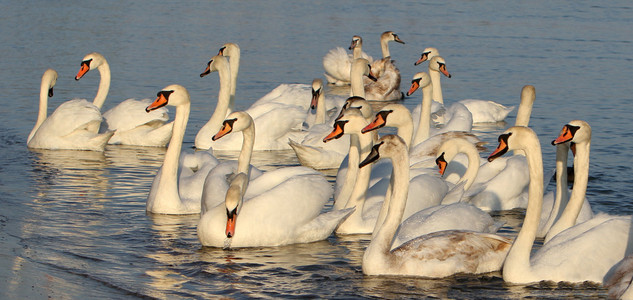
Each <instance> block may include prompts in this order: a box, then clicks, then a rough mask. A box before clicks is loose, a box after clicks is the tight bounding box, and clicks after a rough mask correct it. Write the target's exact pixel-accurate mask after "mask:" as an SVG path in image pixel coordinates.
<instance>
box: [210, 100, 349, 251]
mask: <svg viewBox="0 0 633 300" xmlns="http://www.w3.org/2000/svg"><path fill="white" fill-rule="evenodd" d="M239 131H241V132H242V134H243V135H245V137H244V141H245V142H244V143H243V145H242V149H241V152H240V158H239V160H240V163H241V160H247V162H248V163H250V159H251V155H252V152H253V144H254V139H255V126H254V122H253V119H252V118H251V117H250V116H249V115H248V114H247V113H245V112H240V111H237V112H233V113H231V114H230V115H228V116H227V118H226V120H225V121H224V123H223V126H222V128H221V129H220V131H219V132H218V133H217V134H216V135H215V136H214V137H213V139H216V140H217V139H219V138H222V137H223V136H225V135H227V134H230V133H232V132H239ZM204 193H205V196H204V197H208V196H216V197H217V196H218V195H207V191H206V189H205V192H204ZM331 195H332V187H331V185H330V184H329V183H328V181H327V180H326V179H325V177H323V175H322V174H321V173H319V172H317V171H315V170H312V169H310V168H307V167H287V168H280V169H276V170H273V171H270V172H266V173H264V174H262V175H260V176H259V177H257V178H255V179H254V180H252V181H251V182H249V181H248V176H247V175H246V174H245V173H238V174H237V175H236V176H235V177H234V179H233V181H232V182H231V184H230V187H229V190H228V192H227V194H226V197H225V202H224V203H221V204H219V205H217V206H216V207H214V208H211V209H209V210H208V211H207V212H205V213H204V214H203V215H202V216H201V218H200V222H199V223H198V239H199V240H200V243H201V244H202V245H203V246H211V247H225V248H226V247H231V248H235V247H262V246H280V245H287V244H293V243H308V242H314V241H320V240H324V239H326V238H327V237H328V236H330V234H332V232H333V231H334V229H335V228H336V226H338V224H339V223H340V222H341V221H342V220H343V219H344V218H345V217H347V216H348V215H349V214H350V213H351V211H352V210H334V211H330V212H326V213H321V211H322V210H323V206H324V205H325V203H326V202H327V201H328V200H329V198H330V196H331Z"/></svg>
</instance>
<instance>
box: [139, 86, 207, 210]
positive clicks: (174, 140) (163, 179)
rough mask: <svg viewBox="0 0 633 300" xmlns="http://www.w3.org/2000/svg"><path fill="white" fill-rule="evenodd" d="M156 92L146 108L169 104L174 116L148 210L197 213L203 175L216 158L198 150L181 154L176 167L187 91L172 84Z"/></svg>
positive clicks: (184, 125)
mask: <svg viewBox="0 0 633 300" xmlns="http://www.w3.org/2000/svg"><path fill="white" fill-rule="evenodd" d="M157 96H158V97H157V98H156V100H155V101H154V102H153V103H152V104H150V105H149V106H148V107H147V108H146V110H147V112H150V111H152V110H154V109H159V108H160V107H163V106H165V105H171V106H175V107H176V116H175V118H174V130H173V135H172V136H171V139H170V141H169V147H167V151H166V152H165V158H164V161H163V165H162V166H161V168H160V169H159V170H158V173H157V174H156V177H154V181H153V182H152V187H151V189H150V191H149V195H148V197H147V211H148V212H151V213H158V214H176V215H181V214H197V213H199V212H200V206H201V205H200V203H201V202H200V201H201V197H202V187H203V184H204V179H205V177H206V176H207V174H208V173H209V171H210V170H211V169H212V168H213V167H214V166H216V165H217V163H218V161H217V160H216V159H215V158H214V157H213V156H212V155H211V154H210V153H208V152H202V151H200V152H197V153H196V154H195V155H194V156H192V157H190V158H188V159H187V158H183V167H182V168H179V165H180V164H179V161H180V160H181V159H180V151H181V149H182V139H183V137H184V135H185V129H186V128H187V121H188V120H189V110H190V106H191V102H190V100H189V92H187V90H186V89H185V88H184V87H182V86H180V85H177V84H173V85H169V86H167V87H165V88H164V89H163V90H161V91H160V92H158V95H157ZM179 173H180V176H179Z"/></svg>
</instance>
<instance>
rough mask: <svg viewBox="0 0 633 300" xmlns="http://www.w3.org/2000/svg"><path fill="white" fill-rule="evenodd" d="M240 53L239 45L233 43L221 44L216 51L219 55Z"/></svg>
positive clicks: (229, 55)
mask: <svg viewBox="0 0 633 300" xmlns="http://www.w3.org/2000/svg"><path fill="white" fill-rule="evenodd" d="M239 53H240V46H238V45H237V44H235V43H226V44H224V45H222V48H220V50H219V51H218V55H221V56H228V57H231V56H234V55H236V54H239Z"/></svg>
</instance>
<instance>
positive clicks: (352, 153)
mask: <svg viewBox="0 0 633 300" xmlns="http://www.w3.org/2000/svg"><path fill="white" fill-rule="evenodd" d="M359 157H360V140H359V139H358V136H357V135H355V134H351V135H350V137H349V154H348V155H347V173H345V179H344V181H343V185H342V186H341V189H340V190H338V191H337V193H336V195H334V209H335V210H337V209H342V208H344V207H345V206H346V204H347V202H349V199H350V197H351V194H352V191H353V190H354V187H355V184H354V183H355V182H356V177H357V176H358V164H359V163H360V158H359Z"/></svg>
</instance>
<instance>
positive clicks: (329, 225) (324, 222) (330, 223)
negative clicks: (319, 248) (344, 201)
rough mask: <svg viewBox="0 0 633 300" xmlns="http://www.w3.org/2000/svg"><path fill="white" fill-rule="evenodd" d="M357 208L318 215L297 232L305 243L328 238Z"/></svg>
mask: <svg viewBox="0 0 633 300" xmlns="http://www.w3.org/2000/svg"><path fill="white" fill-rule="evenodd" d="M354 210H355V208H353V207H352V208H346V209H340V210H332V211H329V212H326V213H323V214H320V215H318V216H317V217H316V218H314V219H313V220H312V221H311V222H309V223H307V224H305V225H304V226H302V227H301V228H299V229H298V230H297V236H299V237H300V238H301V239H302V240H303V242H304V243H309V242H314V241H320V240H324V239H326V238H328V237H329V236H330V235H331V234H332V232H334V230H335V229H336V227H338V225H339V224H341V223H342V222H343V221H344V220H345V219H347V217H349V216H350V215H351V214H352V212H354Z"/></svg>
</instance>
